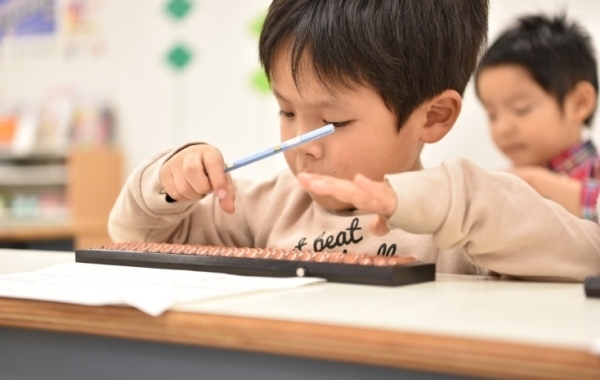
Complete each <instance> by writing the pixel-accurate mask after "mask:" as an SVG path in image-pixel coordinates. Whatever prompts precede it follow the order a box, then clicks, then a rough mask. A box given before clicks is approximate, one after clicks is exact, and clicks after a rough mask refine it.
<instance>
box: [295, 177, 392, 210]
mask: <svg viewBox="0 0 600 380" xmlns="http://www.w3.org/2000/svg"><path fill="white" fill-rule="evenodd" d="M298 181H299V182H300V185H301V186H302V187H303V188H305V189H306V190H309V191H311V192H313V193H315V194H317V195H321V196H331V197H334V198H336V199H337V200H339V201H342V202H345V203H351V204H353V205H354V206H355V207H356V208H357V209H359V210H362V211H365V212H370V213H374V214H379V215H382V216H384V217H386V218H387V217H390V216H392V214H393V213H394V211H395V210H396V193H395V192H394V190H392V188H391V187H390V186H389V185H388V184H387V182H377V181H372V180H370V179H368V178H366V177H365V176H363V175H360V174H357V175H356V177H355V179H354V181H348V180H345V179H340V178H334V177H329V176H321V175H317V174H308V173H299V174H298Z"/></svg>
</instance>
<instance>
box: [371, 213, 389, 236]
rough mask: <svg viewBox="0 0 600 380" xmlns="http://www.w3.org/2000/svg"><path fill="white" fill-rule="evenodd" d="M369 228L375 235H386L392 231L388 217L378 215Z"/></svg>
mask: <svg viewBox="0 0 600 380" xmlns="http://www.w3.org/2000/svg"><path fill="white" fill-rule="evenodd" d="M369 229H370V230H371V232H372V233H373V235H375V236H385V235H387V233H388V232H390V228H389V227H388V224H387V219H385V218H383V217H381V216H379V215H377V216H376V217H375V219H373V220H372V221H371V223H370V224H369Z"/></svg>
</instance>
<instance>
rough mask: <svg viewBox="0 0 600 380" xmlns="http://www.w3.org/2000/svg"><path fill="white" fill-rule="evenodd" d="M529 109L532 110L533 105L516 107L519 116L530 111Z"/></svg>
mask: <svg viewBox="0 0 600 380" xmlns="http://www.w3.org/2000/svg"><path fill="white" fill-rule="evenodd" d="M529 111H531V107H521V108H516V109H515V114H517V115H518V116H524V115H527V114H528V113H529Z"/></svg>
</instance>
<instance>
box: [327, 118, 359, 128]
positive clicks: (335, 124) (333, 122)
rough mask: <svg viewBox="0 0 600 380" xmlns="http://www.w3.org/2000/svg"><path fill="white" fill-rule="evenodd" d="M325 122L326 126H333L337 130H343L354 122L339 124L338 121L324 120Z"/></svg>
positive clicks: (347, 121)
mask: <svg viewBox="0 0 600 380" xmlns="http://www.w3.org/2000/svg"><path fill="white" fill-rule="evenodd" d="M323 121H324V122H325V123H326V124H332V125H333V126H334V127H336V128H343V127H345V126H347V125H348V124H350V123H351V122H352V120H346V121H337V122H336V121H327V120H323Z"/></svg>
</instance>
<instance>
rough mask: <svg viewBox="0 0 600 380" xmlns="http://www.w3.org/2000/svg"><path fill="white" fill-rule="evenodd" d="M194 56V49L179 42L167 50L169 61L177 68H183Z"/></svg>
mask: <svg viewBox="0 0 600 380" xmlns="http://www.w3.org/2000/svg"><path fill="white" fill-rule="evenodd" d="M192 58H193V55H192V51H191V50H190V49H189V48H188V47H186V46H185V45H184V44H177V45H175V46H173V47H172V48H171V49H170V50H169V51H168V52H167V62H168V63H169V65H170V66H171V67H172V68H173V69H175V70H183V69H184V68H185V67H186V66H187V65H189V64H190V63H191V61H192Z"/></svg>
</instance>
